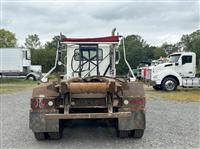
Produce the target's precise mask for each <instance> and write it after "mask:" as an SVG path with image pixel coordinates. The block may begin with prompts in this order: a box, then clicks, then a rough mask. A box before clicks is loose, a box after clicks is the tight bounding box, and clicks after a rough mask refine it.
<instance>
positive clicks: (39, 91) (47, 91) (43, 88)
mask: <svg viewBox="0 0 200 149" xmlns="http://www.w3.org/2000/svg"><path fill="white" fill-rule="evenodd" d="M58 95H59V92H58V89H57V88H56V87H55V84H52V83H51V84H41V85H39V86H37V87H35V88H34V89H33V93H32V97H41V96H44V97H57V96H58Z"/></svg>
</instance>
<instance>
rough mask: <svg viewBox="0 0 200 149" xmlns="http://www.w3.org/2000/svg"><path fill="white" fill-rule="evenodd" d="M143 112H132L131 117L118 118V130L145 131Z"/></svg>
mask: <svg viewBox="0 0 200 149" xmlns="http://www.w3.org/2000/svg"><path fill="white" fill-rule="evenodd" d="M145 127H146V122H145V111H143V110H140V111H134V112H132V114H131V117H128V118H123V117H122V118H119V119H118V129H119V130H134V129H145Z"/></svg>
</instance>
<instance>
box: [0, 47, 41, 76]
mask: <svg viewBox="0 0 200 149" xmlns="http://www.w3.org/2000/svg"><path fill="white" fill-rule="evenodd" d="M0 75H1V77H14V78H26V79H32V80H38V79H39V78H40V77H41V66H40V65H31V54H30V50H29V49H25V48H0Z"/></svg>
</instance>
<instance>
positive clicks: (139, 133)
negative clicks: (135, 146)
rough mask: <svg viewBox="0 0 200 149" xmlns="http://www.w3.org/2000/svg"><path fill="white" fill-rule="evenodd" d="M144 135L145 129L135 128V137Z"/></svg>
mask: <svg viewBox="0 0 200 149" xmlns="http://www.w3.org/2000/svg"><path fill="white" fill-rule="evenodd" d="M143 135H144V129H136V130H133V138H137V139H139V138H142V136H143Z"/></svg>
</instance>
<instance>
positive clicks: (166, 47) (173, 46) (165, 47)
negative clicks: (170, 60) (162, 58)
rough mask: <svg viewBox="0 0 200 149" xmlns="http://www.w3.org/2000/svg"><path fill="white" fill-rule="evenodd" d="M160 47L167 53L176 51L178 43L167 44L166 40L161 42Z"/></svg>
mask: <svg viewBox="0 0 200 149" xmlns="http://www.w3.org/2000/svg"><path fill="white" fill-rule="evenodd" d="M161 49H163V50H164V51H165V53H166V54H167V55H169V54H171V53H173V52H176V51H178V49H179V44H168V43H167V42H165V43H163V44H162V46H161Z"/></svg>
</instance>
